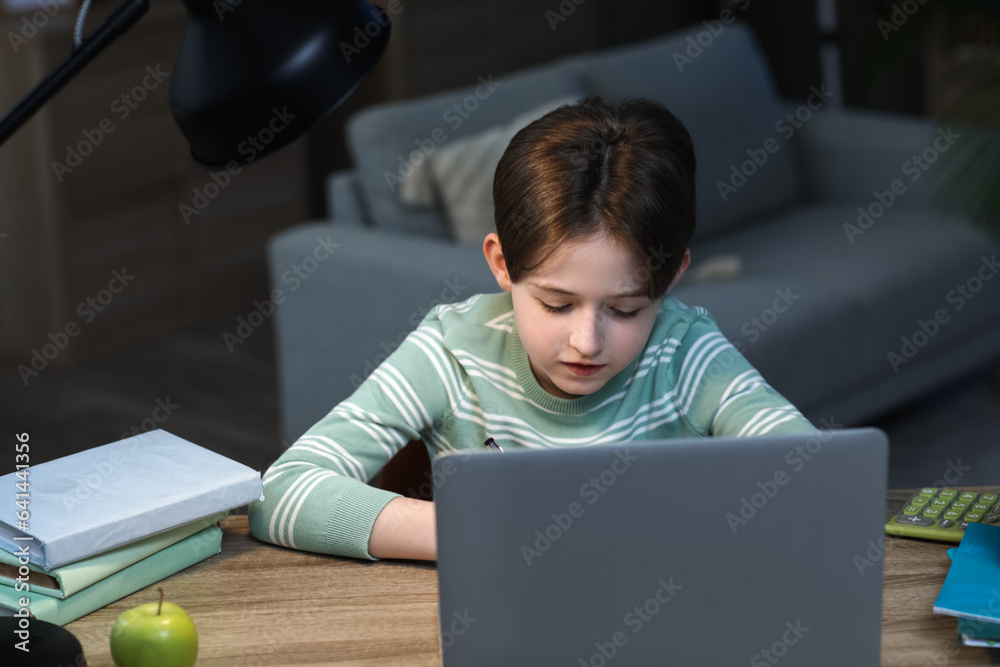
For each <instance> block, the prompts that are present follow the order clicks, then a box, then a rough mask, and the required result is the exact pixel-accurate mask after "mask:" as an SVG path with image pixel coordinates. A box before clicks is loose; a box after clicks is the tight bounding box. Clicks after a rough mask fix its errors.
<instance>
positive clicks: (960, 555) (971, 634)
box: [934, 523, 1000, 646]
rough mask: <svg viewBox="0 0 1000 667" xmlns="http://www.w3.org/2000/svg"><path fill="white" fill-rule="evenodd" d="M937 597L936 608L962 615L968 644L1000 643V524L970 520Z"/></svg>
mask: <svg viewBox="0 0 1000 667" xmlns="http://www.w3.org/2000/svg"><path fill="white" fill-rule="evenodd" d="M948 555H949V556H951V567H950V568H949V569H948V576H947V577H946V578H945V580H944V585H942V586H941V592H940V593H939V594H938V597H937V600H935V601H934V612H935V613H938V614H947V615H948V616H957V617H958V636H959V641H960V642H961V643H962V644H965V645H966V646H1000V527H997V526H991V525H987V524H979V523H970V524H969V526H968V528H966V531H965V535H964V536H963V537H962V542H961V544H960V545H959V547H958V548H955V549H949V550H948Z"/></svg>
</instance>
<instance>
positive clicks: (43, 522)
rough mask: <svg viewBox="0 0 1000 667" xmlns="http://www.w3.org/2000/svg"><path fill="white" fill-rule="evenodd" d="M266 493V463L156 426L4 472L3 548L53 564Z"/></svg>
mask: <svg viewBox="0 0 1000 667" xmlns="http://www.w3.org/2000/svg"><path fill="white" fill-rule="evenodd" d="M263 497H264V495H263V486H262V484H261V479H260V473H259V472H258V471H256V470H254V469H252V468H250V467H248V466H245V465H243V464H242V463H239V462H237V461H233V460H232V459H229V458H227V457H225V456H222V455H221V454H216V453H215V452H213V451H211V450H208V449H205V448H204V447H201V446H199V445H196V444H194V443H193V442H189V441H187V440H184V439H183V438H179V437H177V436H175V435H173V434H171V433H167V432H166V431H163V430H155V431H149V432H147V433H142V434H140V435H136V436H133V437H131V438H125V439H123V440H119V441H117V442H113V443H110V444H107V445H102V446H100V447H94V448H93V449H88V450H85V451H82V452H78V453H76V454H71V455H70V456H64V457H62V458H60V459H55V460H53V461H46V462H45V463H40V464H38V465H33V466H31V467H30V468H25V469H24V470H19V471H17V472H13V473H10V474H8V475H4V476H3V477H0V548H3V549H5V550H7V551H9V552H10V553H12V554H25V552H26V554H27V558H28V560H29V561H30V562H32V563H35V564H36V565H39V566H41V567H42V568H44V569H46V570H51V569H52V568H55V567H59V566H61V565H65V564H67V563H72V562H75V561H78V560H81V559H83V558H88V557H90V556H93V555H95V554H99V553H104V552H106V551H108V550H110V549H114V548H115V547H118V546H121V545H123V544H129V543H131V542H134V541H136V540H139V539H142V538H144V537H147V536H149V535H155V534H158V533H162V532H164V531H166V530H170V529H171V528H174V527H176V526H180V525H183V524H186V523H190V522H192V521H196V520H198V519H203V518H205V517H208V516H211V515H212V514H216V513H217V512H224V511H228V510H230V509H233V508H235V507H241V506H243V505H246V504H247V503H249V502H252V501H254V500H262V499H263Z"/></svg>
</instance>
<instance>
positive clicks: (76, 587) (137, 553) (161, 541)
mask: <svg viewBox="0 0 1000 667" xmlns="http://www.w3.org/2000/svg"><path fill="white" fill-rule="evenodd" d="M227 514H228V513H227V512H219V513H218V514H213V515H212V516H210V517H206V518H204V519H201V520H199V521H192V522H191V523H188V524H185V525H183V526H178V527H177V528H174V529H172V530H168V531H167V532H165V533H159V534H158V535H152V536H150V537H147V538H144V539H141V540H138V541H137V542H132V543H131V544H126V545H125V546H122V547H118V548H117V549H112V550H111V551H105V552H104V553H102V554H98V555H96V556H91V557H90V558H85V559H84V560H79V561H77V562H75V563H70V564H69V565H63V566H61V567H57V568H55V569H53V570H45V569H43V568H42V567H41V566H39V565H35V564H34V563H28V568H29V569H30V570H31V574H29V575H28V585H29V586H30V587H31V591H32V592H33V593H41V594H42V595H51V596H52V597H57V598H65V597H68V596H70V595H73V594H74V593H77V592H79V591H82V590H83V589H84V588H87V587H88V586H92V585H93V584H96V583H97V582H98V581H101V580H102V579H105V578H107V577H109V576H111V575H112V574H114V573H115V572H118V571H119V570H123V569H125V568H126V567H128V566H129V565H131V564H133V563H137V562H139V561H140V560H142V559H143V558H146V557H147V556H152V555H153V554H154V553H156V552H157V551H160V550H161V549H165V548H167V547H169V546H170V545H171V544H176V543H177V542H180V541H181V540H183V539H184V538H185V537H188V536H190V535H194V534H195V533H197V532H198V531H199V530H201V529H203V528H206V527H208V526H211V525H212V524H215V523H218V522H219V521H221V520H222V519H224V518H226V516H227ZM20 566H21V563H20V562H19V559H18V557H17V556H16V555H14V554H12V553H9V552H7V551H5V550H3V549H0V584H3V585H6V586H11V587H13V586H16V585H17V582H18V568H19V567H20Z"/></svg>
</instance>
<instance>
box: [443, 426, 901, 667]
mask: <svg viewBox="0 0 1000 667" xmlns="http://www.w3.org/2000/svg"><path fill="white" fill-rule="evenodd" d="M887 452H888V442H887V438H886V436H885V434H884V433H882V432H881V431H879V430H877V429H871V428H864V429H844V430H837V431H822V432H820V433H817V434H808V435H806V434H803V435H773V436H772V435H766V436H760V437H748V438H698V439H674V440H661V441H646V442H629V443H620V444H613V445H598V446H592V447H582V448H571V449H544V450H514V451H512V450H511V449H510V448H507V450H506V451H505V452H504V453H497V452H492V451H486V450H484V451H481V452H480V451H477V452H473V453H459V454H453V455H447V456H441V457H438V458H437V459H436V460H435V462H434V471H435V479H436V480H440V483H439V484H438V486H437V488H436V490H435V507H436V513H437V535H438V585H439V594H440V606H439V628H440V640H441V650H442V655H443V662H444V666H445V667H459V666H463V665H476V666H478V667H489V666H490V665H519V666H522V667H532V666H535V665H537V666H539V667H543V666H545V667H548V666H550V665H556V664H562V665H573V666H582V667H586V666H588V665H589V666H592V667H601V666H602V665H608V666H611V667H630V666H639V665H642V666H647V665H654V664H655V665H678V666H683V667H693V666H696V665H711V666H712V667H717V666H718V665H747V664H749V665H751V666H756V665H772V664H775V663H776V662H777V661H780V663H781V665H782V667H792V666H793V665H808V666H809V667H824V666H829V667H834V666H836V667H842V666H843V665H852V667H854V666H859V667H860V666H871V667H875V666H876V665H878V664H879V649H880V646H879V643H880V634H881V610H882V604H881V601H882V562H881V560H879V559H877V558H876V559H874V560H872V559H868V558H867V557H866V554H867V553H868V552H869V549H870V543H871V542H874V543H877V542H878V540H879V538H880V537H882V535H883V526H884V523H885V491H886V465H887V456H888V454H887ZM856 556H861V559H860V560H859V559H858V558H855V557H856Z"/></svg>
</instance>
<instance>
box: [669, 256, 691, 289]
mask: <svg viewBox="0 0 1000 667" xmlns="http://www.w3.org/2000/svg"><path fill="white" fill-rule="evenodd" d="M690 265H691V249H690V248H688V249H687V250H685V251H684V258H683V259H682V260H681V268H679V269H677V275H676V276H674V279H673V280H672V281H670V287H668V288H667V292H668V293H669V292H670V290H672V289H673V288H674V285H676V284H677V281H678V280H680V279H681V276H683V275H684V272H685V271H687V268H688V267H689V266H690Z"/></svg>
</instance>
